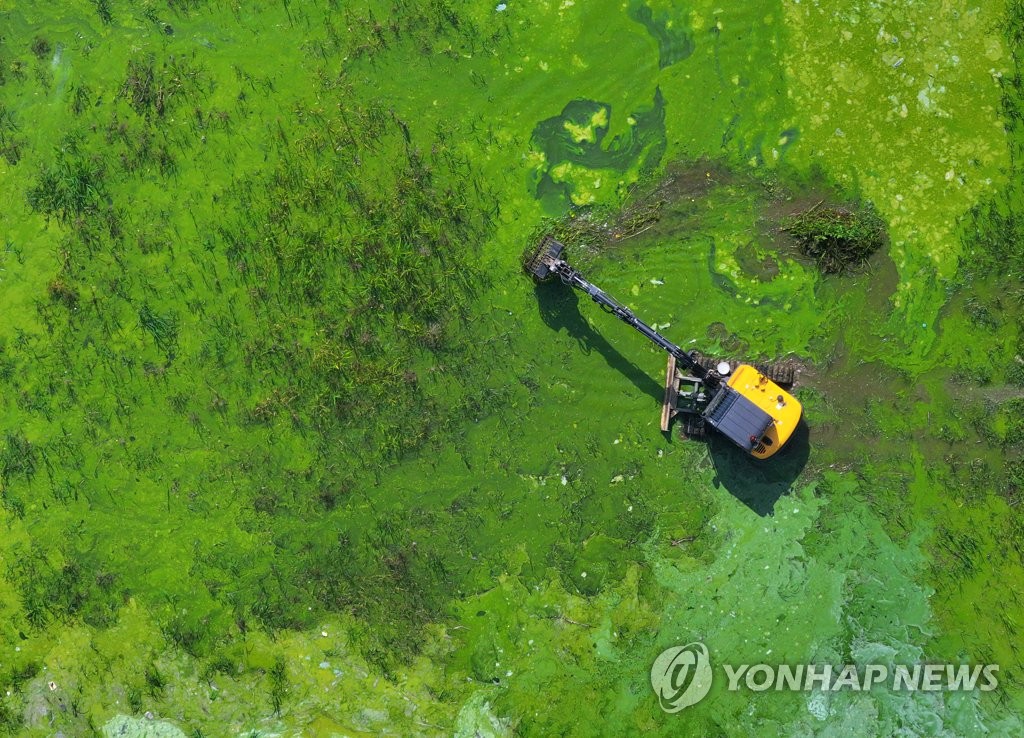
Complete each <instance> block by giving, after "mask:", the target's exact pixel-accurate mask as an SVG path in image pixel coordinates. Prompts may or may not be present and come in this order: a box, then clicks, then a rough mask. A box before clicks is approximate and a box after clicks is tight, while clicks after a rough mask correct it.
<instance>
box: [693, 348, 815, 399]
mask: <svg viewBox="0 0 1024 738" xmlns="http://www.w3.org/2000/svg"><path fill="white" fill-rule="evenodd" d="M693 358H694V359H696V361H697V363H698V364H700V365H701V366H702V367H704V368H705V369H707V370H708V371H711V370H712V369H714V368H715V367H717V366H718V363H719V362H721V361H727V362H729V364H730V365H731V366H732V367H733V368H734V369H735V368H736V366H737V365H739V364H750V365H751V366H753V367H754V368H755V369H757V370H758V371H759V372H761V373H762V374H763V375H765V376H766V377H768V379H770V380H771V381H773V382H775V384H777V385H779V386H780V387H782V388H783V389H787V390H788V389H790V388H791V387H792V386H793V385H794V384H795V383H796V367H794V366H793V364H792V363H790V362H787V361H785V360H783V361H771V362H763V361H754V362H750V361H744V360H742V359H734V358H714V357H711V356H707V355H706V354H702V353H701V352H699V351H695V352H694V353H693Z"/></svg>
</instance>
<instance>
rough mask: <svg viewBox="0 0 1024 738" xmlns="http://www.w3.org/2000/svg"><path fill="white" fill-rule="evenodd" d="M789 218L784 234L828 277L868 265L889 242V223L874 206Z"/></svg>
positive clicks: (839, 208) (824, 210)
mask: <svg viewBox="0 0 1024 738" xmlns="http://www.w3.org/2000/svg"><path fill="white" fill-rule="evenodd" d="M820 206H821V203H818V204H817V205H815V206H814V207H812V208H811V209H810V210H808V211H806V212H804V213H799V214H797V215H794V216H791V217H790V218H787V219H786V220H785V221H784V222H783V224H782V230H784V231H786V232H787V233H789V234H790V235H791V236H792V237H793V238H794V239H795V240H796V242H797V244H798V245H799V247H800V251H801V252H802V253H803V254H804V255H805V256H809V257H811V258H812V259H814V260H815V261H816V262H817V264H818V268H819V269H821V271H822V272H823V273H825V274H843V273H845V272H847V271H849V270H850V269H853V268H854V267H857V266H859V265H861V264H863V263H864V262H865V261H867V259H868V257H870V256H871V255H872V254H873V253H875V252H876V251H878V249H879V247H881V246H882V245H883V244H884V243H885V240H886V230H885V221H883V220H882V218H881V217H880V216H879V215H878V212H877V211H876V210H875V208H874V206H873V205H872V204H871V203H857V204H855V205H852V206H850V207H842V206H827V207H820Z"/></svg>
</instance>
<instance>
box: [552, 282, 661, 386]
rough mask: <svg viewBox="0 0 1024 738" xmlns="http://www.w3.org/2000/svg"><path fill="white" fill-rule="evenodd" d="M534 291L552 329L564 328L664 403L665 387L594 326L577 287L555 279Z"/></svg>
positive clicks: (584, 345)
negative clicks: (568, 285)
mask: <svg viewBox="0 0 1024 738" xmlns="http://www.w3.org/2000/svg"><path fill="white" fill-rule="evenodd" d="M534 291H535V293H536V296H537V305H538V307H539V309H540V317H541V319H542V320H543V321H544V323H545V324H546V325H547V326H548V327H549V328H551V329H552V330H554V331H555V332H559V331H561V330H563V329H564V330H565V332H566V333H568V334H569V335H570V336H571V337H573V338H575V339H576V341H577V343H578V345H579V347H580V349H582V350H583V352H584V353H590V352H591V351H596V352H597V353H598V354H600V355H601V357H602V358H604V360H605V361H606V362H608V366H610V367H611V368H612V369H615V370H616V371H618V372H619V373H620V374H622V375H623V376H625V377H626V379H628V380H629V381H630V382H632V383H633V385H634V386H635V387H636V388H637V389H638V390H640V391H641V392H643V393H644V394H645V395H648V396H650V397H651V398H653V399H654V400H656V401H657V402H659V403H660V402H661V400H662V397H663V395H664V388H663V387H662V386H661V385H659V384H658V383H657V382H656V381H654V380H653V379H652V378H651V377H650V376H649V375H647V374H646V373H645V372H644V371H643V370H642V369H640V367H638V366H637V365H636V364H634V363H633V362H632V361H630V360H629V359H627V358H626V357H625V356H623V355H622V354H621V353H620V352H619V350H618V349H616V348H615V347H614V346H613V345H612V344H610V343H609V342H608V340H607V339H606V338H605V337H604V336H602V335H601V334H600V333H599V332H597V331H595V330H594V329H593V328H592V327H591V325H590V324H589V323H588V322H587V320H586V318H584V317H583V314H582V313H581V312H580V305H579V295H578V294H577V293H576V291H575V290H572V289H567V288H566V287H565V285H563V284H561V283H560V282H558V280H554V281H553V283H542V284H535V285H534Z"/></svg>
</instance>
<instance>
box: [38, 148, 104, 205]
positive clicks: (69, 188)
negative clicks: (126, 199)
mask: <svg viewBox="0 0 1024 738" xmlns="http://www.w3.org/2000/svg"><path fill="white" fill-rule="evenodd" d="M103 175H104V167H103V163H102V161H101V160H99V159H97V158H95V157H92V156H88V155H86V154H84V153H83V152H81V151H80V150H79V148H78V145H77V144H75V143H74V142H68V143H66V144H65V145H64V146H62V147H60V148H59V149H57V151H56V155H55V158H54V161H53V163H52V164H50V165H49V166H47V167H44V168H43V169H42V170H41V171H40V172H39V174H38V176H37V177H36V182H35V184H34V185H33V186H32V187H31V188H29V190H28V204H29V206H30V207H31V208H32V209H33V210H36V211H38V212H41V213H44V214H46V215H50V216H55V217H57V218H58V219H60V220H62V221H65V222H68V221H71V220H72V219H74V218H76V217H78V216H81V215H85V214H90V213H95V212H97V211H98V210H99V207H100V205H101V203H102V200H103V197H104V194H105V183H104V180H103Z"/></svg>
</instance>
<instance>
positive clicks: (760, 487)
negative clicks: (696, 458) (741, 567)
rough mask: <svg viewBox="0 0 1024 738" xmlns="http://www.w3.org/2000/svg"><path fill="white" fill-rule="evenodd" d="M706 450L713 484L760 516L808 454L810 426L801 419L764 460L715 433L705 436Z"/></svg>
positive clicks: (789, 484)
mask: <svg viewBox="0 0 1024 738" xmlns="http://www.w3.org/2000/svg"><path fill="white" fill-rule="evenodd" d="M707 443H708V453H709V454H710V455H711V461H712V463H713V464H714V467H715V478H714V480H713V483H714V484H715V486H716V487H717V486H722V487H724V488H725V489H726V491H727V492H729V494H731V495H732V496H733V497H735V498H736V499H737V500H739V501H740V502H742V503H743V504H744V505H746V506H747V507H749V508H750V509H751V510H753V511H754V512H755V513H757V514H758V515H760V516H762V517H764V516H766V515H772V514H774V512H775V503H776V502H778V501H779V498H780V497H782V496H783V495H784V494H786V493H787V492H789V491H790V489H792V487H793V483H794V482H795V481H796V480H797V477H799V476H800V472H802V471H803V470H804V467H805V466H807V460H808V458H809V457H810V454H811V443H810V429H809V428H808V427H807V422H806V421H805V420H804V419H803V418H801V419H800V425H798V426H797V428H796V430H795V431H793V435H792V436H790V439H789V442H788V443H787V444H786V445H785V447H783V448H782V450H781V451H779V452H778V453H776V454H775V455H774V456H772V457H770V458H768V459H755V458H754V457H752V456H750V455H749V454H748V453H746V452H745V451H744V450H743V449H741V448H739V447H738V446H736V445H735V444H733V443H732V442H730V441H729V439H727V438H725V437H724V436H721V435H719V434H717V433H714V432H712V433H710V434H709V435H708V440H707Z"/></svg>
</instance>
